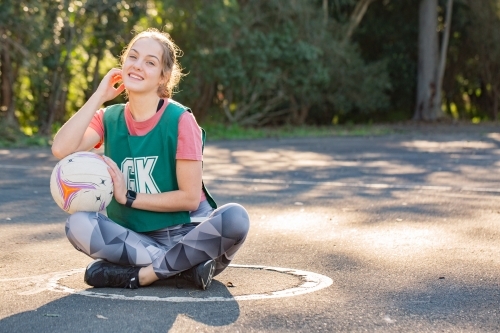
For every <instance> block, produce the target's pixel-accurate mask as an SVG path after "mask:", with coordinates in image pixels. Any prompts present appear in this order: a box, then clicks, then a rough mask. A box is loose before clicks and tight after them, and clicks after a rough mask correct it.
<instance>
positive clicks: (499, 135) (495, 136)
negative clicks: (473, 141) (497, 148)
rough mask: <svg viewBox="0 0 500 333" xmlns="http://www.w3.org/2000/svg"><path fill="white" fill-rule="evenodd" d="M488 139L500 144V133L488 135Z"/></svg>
mask: <svg viewBox="0 0 500 333" xmlns="http://www.w3.org/2000/svg"><path fill="white" fill-rule="evenodd" d="M486 137H487V138H489V139H491V140H495V141H498V142H500V133H488V134H487V135H486Z"/></svg>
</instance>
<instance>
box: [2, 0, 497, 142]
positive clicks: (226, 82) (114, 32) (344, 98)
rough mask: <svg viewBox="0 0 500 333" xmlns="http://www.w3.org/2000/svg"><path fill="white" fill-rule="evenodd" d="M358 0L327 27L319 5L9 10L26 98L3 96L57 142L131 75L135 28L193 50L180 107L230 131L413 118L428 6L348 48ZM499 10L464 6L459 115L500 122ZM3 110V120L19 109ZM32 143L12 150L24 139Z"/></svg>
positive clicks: (388, 18)
mask: <svg viewBox="0 0 500 333" xmlns="http://www.w3.org/2000/svg"><path fill="white" fill-rule="evenodd" d="M357 3H358V0H329V1H328V12H327V13H326V14H327V21H325V20H324V18H325V12H323V7H322V5H323V1H319V0H315V1H308V0H291V1H282V0H252V1H246V0H214V1H204V0H151V1H133V2H129V1H126V0H107V1H98V0H83V1H74V0H61V1H56V0H49V1H40V0H22V1H18V0H4V1H1V2H0V56H1V57H0V65H1V64H2V63H3V64H5V66H4V67H3V71H2V72H0V80H2V82H4V80H6V79H7V78H9V79H11V81H8V80H7V81H5V82H8V84H7V85H5V86H8V87H11V90H13V95H14V96H13V99H11V98H10V95H9V94H10V93H9V91H7V90H8V89H2V90H0V102H1V103H10V102H9V101H13V105H14V108H15V110H14V111H15V112H12V114H13V115H14V116H15V123H16V124H18V125H19V128H20V129H22V131H24V133H27V134H29V135H39V136H40V137H50V135H51V134H52V133H53V132H54V130H56V129H57V128H58V127H59V126H60V125H61V124H62V123H64V122H65V121H66V120H67V119H68V118H69V117H71V115H73V114H74V113H75V112H76V111H77V110H78V109H79V107H80V106H81V105H82V104H83V103H84V102H85V100H87V99H88V98H89V97H90V96H91V94H92V93H93V92H94V91H95V89H96V87H97V85H98V83H99V82H100V80H101V78H102V76H103V75H104V74H105V73H106V72H107V71H108V70H109V69H110V68H111V67H114V66H117V64H118V62H117V58H118V56H119V55H120V53H121V52H122V50H123V47H124V46H125V45H126V43H127V42H128V41H129V40H130V39H131V38H132V36H133V34H132V33H131V32H133V31H140V30H143V29H145V28H147V27H150V26H151V27H156V28H159V29H162V27H163V29H164V30H166V31H168V32H169V33H171V35H172V36H173V38H174V40H175V41H176V43H177V44H178V45H179V46H180V48H181V49H182V50H183V51H184V53H185V54H184V56H183V58H181V63H182V65H183V66H184V67H185V73H187V74H188V75H187V76H186V77H185V78H184V79H183V81H182V82H181V85H180V87H179V93H178V95H176V97H175V98H176V99H178V100H179V101H180V102H182V103H184V104H186V105H189V106H190V107H192V109H193V111H194V112H195V114H196V116H197V118H198V121H199V122H200V123H202V124H203V123H208V124H213V123H215V120H216V122H218V123H220V126H221V130H220V131H221V132H224V131H226V132H228V133H231V131H232V130H231V128H236V130H235V133H240V132H242V130H240V129H242V128H246V129H248V128H250V127H254V129H255V130H256V131H257V128H260V127H263V126H266V128H273V129H274V128H275V126H281V125H285V126H284V127H282V126H281V127H280V128H287V126H290V125H299V126H304V125H305V124H309V125H318V124H331V123H335V124H338V123H340V124H342V123H345V124H349V123H371V122H378V121H394V120H405V119H408V118H410V117H411V115H412V113H413V108H414V103H415V83H416V69H417V36H418V30H417V29H418V22H417V20H418V14H417V13H418V5H419V3H420V0H409V1H394V0H391V1H386V0H384V1H381V0H380V1H375V2H373V3H372V4H371V5H370V7H369V9H368V11H367V13H366V16H365V17H364V18H363V20H362V22H361V24H360V26H359V27H358V29H357V30H356V31H355V33H354V35H353V37H352V39H351V40H350V41H345V40H344V39H345V38H344V37H345V32H346V27H347V24H348V23H349V20H350V16H351V14H352V12H353V10H354V8H355V7H356V4H357ZM444 4H445V1H444V0H440V6H441V7H440V11H439V15H441V17H442V16H443V15H444V10H443V8H444V7H443V6H444ZM498 7H499V1H498V0H484V1H474V0H455V6H454V8H455V9H454V13H453V22H452V31H451V39H450V48H449V55H448V61H447V69H446V74H445V78H444V92H443V98H444V101H443V102H444V108H445V109H446V112H448V113H449V114H450V115H452V116H453V117H455V118H462V119H475V120H476V121H477V120H484V119H495V118H496V117H497V109H498V106H499V104H498V102H499V99H500V86H499V84H500V77H499V75H500V74H498V73H500V62H499V61H500V60H499V59H500V35H499V31H500V18H499V16H498V12H499V8H498ZM441 22H442V20H441ZM440 29H442V26H441V27H440ZM6 54H8V55H9V57H10V58H9V59H10V60H9V59H6V58H5V55H6ZM8 61H10V62H8ZM10 82H12V84H10ZM122 101H124V98H123V97H118V98H117V99H116V100H115V101H110V103H114V102H122ZM0 106H1V107H2V109H1V110H2V111H0V120H3V118H5V117H4V114H6V112H3V111H5V109H6V108H7V105H6V104H2V105H0ZM9 112H10V111H9ZM16 126H17V125H16ZM210 126H215V125H210ZM227 126H229V127H227ZM222 128H224V129H225V130H222ZM214 130H216V131H217V127H214ZM245 131H247V130H245ZM249 131H250V130H249V129H248V131H247V132H249ZM266 131H267V130H265V131H264V132H265V133H268V132H266ZM271 132H272V131H269V133H271ZM9 133H10V132H9ZM18 134H19V133H17V134H15V133H14V134H12V133H11V134H8V133H7V132H6V134H5V135H4V138H3V139H2V140H4V142H10V141H9V140H21V141H23V139H21V137H22V136H19V135H18ZM235 135H238V134H235ZM256 135H257V134H256ZM258 135H261V134H258ZM262 135H268V134H262ZM295 135H299V134H297V133H295ZM13 138H14V139H13ZM16 138H17V139H16Z"/></svg>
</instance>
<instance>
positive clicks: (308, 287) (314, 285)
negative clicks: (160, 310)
mask: <svg viewBox="0 0 500 333" xmlns="http://www.w3.org/2000/svg"><path fill="white" fill-rule="evenodd" d="M229 267H233V268H247V269H259V270H264V271H274V272H278V273H283V274H288V275H293V276H295V277H298V278H300V280H301V281H302V283H301V284H300V285H299V286H297V287H293V288H288V289H284V290H279V291H273V292H266V293H263V294H248V295H239V296H228V297H204V298H201V297H157V296H125V295H123V294H112V293H104V292H94V291H89V290H81V291H77V290H75V289H72V288H70V287H67V286H63V285H61V284H60V283H59V281H60V280H61V279H63V278H66V277H69V276H71V275H73V274H77V273H82V272H84V271H85V269H84V268H79V269H72V270H69V271H63V272H57V273H52V274H44V275H40V276H32V277H22V278H10V279H0V282H10V281H21V280H32V281H36V284H37V286H36V287H35V288H34V289H33V290H30V291H26V292H21V293H19V294H21V295H32V294H36V293H40V292H42V291H44V290H50V291H55V292H60V293H67V294H75V295H82V296H87V297H96V298H105V299H117V300H127V301H152V302H228V301H249V300H260V299H270V298H282V297H292V296H297V295H303V294H307V293H312V292H315V291H318V290H321V289H323V288H326V287H329V286H330V285H331V284H332V283H333V281H332V279H330V278H329V277H327V276H325V275H321V274H318V273H313V272H308V271H302V270H297V269H292V268H282V267H269V266H255V265H235V264H231V265H229ZM41 280H45V281H46V282H45V283H42V281H41ZM94 290H95V289H94Z"/></svg>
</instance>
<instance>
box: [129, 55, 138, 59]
mask: <svg viewBox="0 0 500 333" xmlns="http://www.w3.org/2000/svg"><path fill="white" fill-rule="evenodd" d="M129 58H132V59H136V58H137V57H136V56H134V55H130V56H129Z"/></svg>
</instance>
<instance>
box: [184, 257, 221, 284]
mask: <svg viewBox="0 0 500 333" xmlns="http://www.w3.org/2000/svg"><path fill="white" fill-rule="evenodd" d="M214 273H215V260H213V259H210V260H208V261H205V262H202V263H201V264H198V265H196V266H194V267H193V268H190V269H188V270H187V271H184V272H182V273H180V274H179V276H180V277H182V278H184V279H185V280H186V281H189V282H193V283H194V285H195V286H197V287H198V288H200V289H202V290H207V288H208V287H210V284H211V283H212V279H213V277H214Z"/></svg>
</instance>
